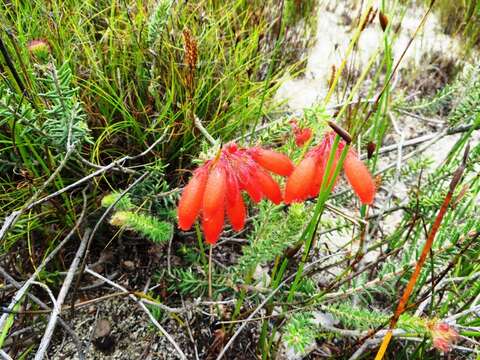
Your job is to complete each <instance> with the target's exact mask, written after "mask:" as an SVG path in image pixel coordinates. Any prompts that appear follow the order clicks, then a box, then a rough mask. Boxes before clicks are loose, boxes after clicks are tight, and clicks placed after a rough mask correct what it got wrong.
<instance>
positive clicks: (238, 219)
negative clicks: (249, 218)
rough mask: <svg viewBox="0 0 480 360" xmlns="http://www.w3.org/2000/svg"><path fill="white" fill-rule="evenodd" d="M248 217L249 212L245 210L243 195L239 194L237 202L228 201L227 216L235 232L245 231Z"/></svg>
mask: <svg viewBox="0 0 480 360" xmlns="http://www.w3.org/2000/svg"><path fill="white" fill-rule="evenodd" d="M246 215H247V210H246V209H245V203H244V201H243V197H242V194H241V193H240V192H237V198H236V199H235V201H233V202H230V201H227V216H228V220H229V221H230V224H231V225H232V228H233V230H235V231H240V230H242V229H243V226H244V225H245V217H246Z"/></svg>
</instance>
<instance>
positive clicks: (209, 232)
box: [202, 206, 225, 245]
mask: <svg viewBox="0 0 480 360" xmlns="http://www.w3.org/2000/svg"><path fill="white" fill-rule="evenodd" d="M224 213H225V208H224V206H222V207H221V208H220V209H217V212H216V213H213V214H211V215H209V216H205V214H203V217H202V229H203V234H204V235H205V241H206V242H207V243H209V244H212V245H213V244H215V243H216V242H217V241H218V239H219V238H220V234H221V233H222V229H223V223H224V220H225V219H224V216H225V214H224Z"/></svg>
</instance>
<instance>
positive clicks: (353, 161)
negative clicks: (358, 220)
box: [285, 132, 376, 204]
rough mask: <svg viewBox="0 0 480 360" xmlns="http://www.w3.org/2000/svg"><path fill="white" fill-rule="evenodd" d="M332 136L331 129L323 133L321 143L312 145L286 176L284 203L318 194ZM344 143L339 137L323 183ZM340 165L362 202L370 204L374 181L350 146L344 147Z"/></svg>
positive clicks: (330, 175) (333, 134) (330, 173)
mask: <svg viewBox="0 0 480 360" xmlns="http://www.w3.org/2000/svg"><path fill="white" fill-rule="evenodd" d="M334 138H335V133H333V132H331V133H328V134H326V135H325V137H324V139H323V141H322V143H320V144H319V145H317V146H316V147H314V148H312V149H311V150H310V151H309V152H308V153H307V154H306V155H305V158H304V159H303V160H302V161H301V162H300V164H299V165H298V166H297V168H296V169H295V170H294V171H293V173H292V175H291V176H290V177H289V178H288V180H287V186H286V189H285V202H286V203H287V204H288V203H291V202H295V201H304V200H306V199H307V198H309V197H314V196H317V195H318V193H319V191H320V187H321V185H322V182H323V179H324V177H325V176H326V174H325V169H326V166H327V162H328V159H329V157H330V153H331V148H332V144H333V140H334ZM344 146H345V143H344V142H343V140H341V141H340V143H339V145H338V148H337V152H336V154H335V156H334V158H333V163H332V165H331V167H330V172H329V174H328V181H327V185H328V184H329V183H330V182H331V181H332V178H333V175H334V170H335V168H336V166H337V163H338V160H339V157H340V153H341V152H342V150H343V148H344ZM343 169H344V171H345V175H346V177H347V179H348V182H349V183H350V185H351V186H352V188H353V190H354V191H355V193H356V194H357V195H358V197H359V198H360V201H361V202H362V203H363V204H372V203H373V199H374V197H375V191H376V190H375V182H374V180H373V178H372V176H371V175H370V172H369V171H368V169H367V167H366V166H365V164H364V163H363V162H362V161H361V160H360V159H359V158H358V156H357V155H356V153H355V152H354V151H353V150H349V151H348V153H347V157H346V159H345V162H344V165H343ZM334 186H335V184H334Z"/></svg>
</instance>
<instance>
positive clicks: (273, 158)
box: [251, 148, 294, 176]
mask: <svg viewBox="0 0 480 360" xmlns="http://www.w3.org/2000/svg"><path fill="white" fill-rule="evenodd" d="M251 154H252V157H253V159H254V160H255V161H256V162H257V163H258V164H260V166H262V167H263V168H265V169H267V170H269V171H271V172H273V173H275V174H278V175H281V176H289V175H290V174H291V173H292V171H293V168H294V166H293V163H292V161H291V160H290V159H289V158H288V157H287V156H286V155H284V154H280V153H277V152H275V151H272V150H267V149H262V148H254V149H252V151H251Z"/></svg>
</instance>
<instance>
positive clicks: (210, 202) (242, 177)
mask: <svg viewBox="0 0 480 360" xmlns="http://www.w3.org/2000/svg"><path fill="white" fill-rule="evenodd" d="M293 169H294V166H293V164H292V162H291V161H290V159H289V158H288V157H287V156H285V155H283V154H280V153H277V152H275V151H272V150H267V149H263V148H260V147H253V148H249V149H244V148H238V146H237V145H236V144H234V143H230V144H227V145H226V146H225V147H224V148H223V149H222V150H221V152H220V153H219V155H218V156H217V157H216V158H215V159H213V160H208V161H206V162H205V163H204V164H203V165H202V166H201V167H199V168H198V169H197V170H195V172H194V174H193V177H192V179H191V180H190V182H189V183H188V185H187V186H186V187H185V189H184V190H183V193H182V197H181V198H180V202H179V204H178V224H179V227H180V229H182V230H188V229H190V228H191V226H192V225H193V223H194V222H195V220H196V218H197V217H198V215H199V214H200V215H201V218H202V228H203V232H204V234H205V239H206V241H207V242H208V243H210V244H214V243H216V242H217V240H218V238H219V237H220V233H221V232H222V228H223V224H224V221H225V220H224V216H225V211H226V213H227V217H228V219H229V222H230V224H231V225H232V228H233V229H234V230H236V231H240V230H241V229H243V226H244V224H245V217H246V209H245V203H244V201H243V197H242V194H241V191H242V190H244V191H246V192H247V194H248V195H249V196H250V198H251V199H252V201H253V202H255V203H257V202H259V201H260V200H261V199H262V198H264V197H265V198H267V199H269V200H270V201H272V202H273V203H275V204H280V202H281V201H282V198H283V197H282V192H281V190H280V187H279V186H278V184H277V182H276V181H275V180H274V179H273V178H272V176H271V175H270V173H269V172H273V173H275V174H278V175H281V176H288V175H290V174H291V173H292V171H293Z"/></svg>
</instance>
